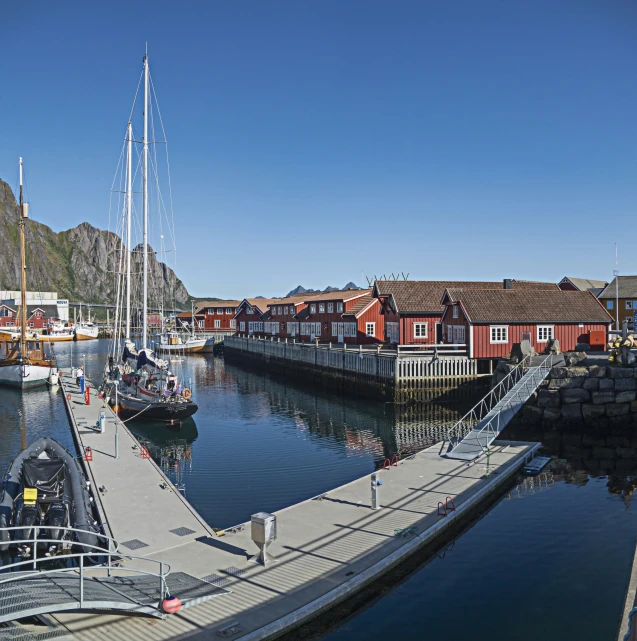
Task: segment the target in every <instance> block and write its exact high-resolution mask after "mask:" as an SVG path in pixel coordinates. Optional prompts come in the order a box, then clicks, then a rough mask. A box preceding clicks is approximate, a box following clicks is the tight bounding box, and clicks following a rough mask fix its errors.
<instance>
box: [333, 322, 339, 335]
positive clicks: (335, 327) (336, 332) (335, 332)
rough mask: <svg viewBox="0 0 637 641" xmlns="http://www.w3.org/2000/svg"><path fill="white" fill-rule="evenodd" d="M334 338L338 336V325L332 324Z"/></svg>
mask: <svg viewBox="0 0 637 641" xmlns="http://www.w3.org/2000/svg"><path fill="white" fill-rule="evenodd" d="M332 336H338V323H332Z"/></svg>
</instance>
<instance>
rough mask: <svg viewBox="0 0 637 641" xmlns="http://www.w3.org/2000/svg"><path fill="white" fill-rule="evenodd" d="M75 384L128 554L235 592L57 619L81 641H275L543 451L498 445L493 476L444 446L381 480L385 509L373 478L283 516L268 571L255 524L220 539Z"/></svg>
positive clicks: (108, 515) (110, 510)
mask: <svg viewBox="0 0 637 641" xmlns="http://www.w3.org/2000/svg"><path fill="white" fill-rule="evenodd" d="M65 374H66V375H65V377H64V378H63V381H62V384H63V388H64V398H65V403H67V407H68V409H69V416H70V419H71V424H72V428H73V431H74V433H75V435H76V438H77V440H78V444H79V447H80V448H84V447H86V446H90V447H91V448H92V452H93V460H92V461H91V462H88V463H85V465H86V467H87V468H88V472H89V474H90V477H91V479H92V481H93V484H94V486H95V487H98V488H99V487H101V486H105V490H106V491H105V492H99V491H98V494H99V502H100V508H101V509H102V510H103V512H104V515H105V519H106V522H107V524H108V528H109V529H110V531H111V533H112V536H114V537H115V538H116V539H117V540H118V542H119V543H120V546H121V549H122V550H126V549H127V548H128V549H131V550H134V553H135V554H138V555H144V556H146V557H149V558H152V559H155V560H161V561H164V562H166V563H168V564H170V566H171V568H172V571H175V572H177V571H181V572H187V573H189V574H191V575H193V576H195V577H198V578H203V579H205V580H207V581H209V582H211V583H213V584H215V585H218V586H219V587H224V588H226V589H228V590H230V591H231V593H230V594H227V595H224V596H223V597H221V598H215V599H213V600H211V601H207V602H204V603H201V604H199V605H196V606H193V607H191V608H189V609H188V610H185V611H183V612H182V613H179V614H176V615H172V616H170V617H169V618H168V619H167V620H165V621H156V620H153V621H152V622H151V623H149V621H148V620H147V619H144V618H139V617H121V616H115V615H106V614H95V613H93V614H88V613H86V614H85V613H80V614H78V613H68V614H57V615H55V619H56V620H57V621H58V622H59V623H60V624H62V625H64V626H65V627H66V628H67V629H68V630H69V631H70V632H71V633H72V635H73V637H74V638H77V639H86V640H87V641H89V640H90V641H94V640H95V639H104V640H107V641H129V640H130V639H152V640H155V639H157V640H163V639H177V638H179V639H183V638H188V639H195V638H196V639H210V638H212V637H213V636H214V637H215V638H216V637H217V636H219V637H226V636H227V637H228V638H232V639H233V640H234V639H243V640H250V641H252V640H256V639H268V638H272V637H274V636H276V635H278V634H280V633H281V632H282V631H285V630H288V629H291V628H292V627H294V626H296V625H298V624H299V623H301V622H302V621H305V620H307V619H309V618H311V617H312V616H314V615H315V614H317V613H319V612H320V611H322V610H324V609H326V608H328V607H330V606H331V605H333V604H335V603H337V602H338V601H340V600H342V599H344V598H347V597H348V596H349V595H351V594H353V593H354V592H355V591H357V590H358V589H360V588H362V587H363V586H364V585H366V584H367V583H369V582H372V581H373V580H374V579H375V578H377V577H378V576H379V575H381V574H383V573H384V572H387V571H388V570H390V569H391V568H392V567H393V566H394V565H397V564H398V563H400V562H402V561H404V560H405V559H406V558H407V557H408V556H409V555H410V554H412V553H413V552H414V551H416V550H417V549H418V548H419V547H421V546H422V545H423V544H425V543H427V542H429V541H431V540H433V539H434V538H435V537H436V536H437V535H439V534H441V533H442V532H443V531H445V530H447V529H448V527H449V526H450V525H451V524H452V523H453V522H454V521H455V520H457V519H458V518H460V517H462V516H465V515H466V514H467V513H468V512H469V511H471V510H472V509H474V508H476V507H477V506H478V505H479V504H480V503H481V502H482V501H483V500H484V498H485V497H486V496H487V495H489V494H491V493H492V492H494V491H495V490H496V489H497V488H498V487H500V486H502V485H503V484H505V483H506V482H507V480H508V479H510V478H511V477H512V476H513V475H514V474H515V473H516V471H517V470H519V469H520V468H521V467H522V466H523V465H524V463H525V461H526V460H527V459H528V458H530V457H531V456H532V455H533V452H534V451H535V450H536V449H537V448H539V444H536V443H498V444H496V445H495V447H493V448H492V450H491V455H490V460H489V463H488V470H487V461H486V459H485V458H484V457H482V458H479V459H478V460H477V461H476V462H475V463H474V464H472V465H467V464H466V462H461V461H456V460H450V459H446V458H442V457H441V456H440V446H439V445H438V446H434V447H431V448H428V449H426V450H424V451H422V452H420V453H418V454H416V455H414V456H413V457H411V458H409V459H406V460H403V461H401V462H399V463H398V464H397V465H395V466H392V467H391V469H389V470H384V471H381V472H380V477H381V480H382V482H383V485H382V486H381V487H380V501H381V505H382V508H381V509H380V510H372V509H371V507H370V499H371V497H370V494H371V490H370V477H369V476H365V477H364V478H361V479H358V480H356V481H353V482H352V483H349V484H347V485H344V486H342V487H339V488H336V489H334V490H333V491H330V492H328V493H326V494H325V495H323V496H322V497H317V498H315V499H313V500H308V501H305V502H303V503H300V504H297V505H294V506H291V507H289V508H286V509H284V510H281V511H279V512H277V513H276V516H277V529H278V539H277V540H276V542H275V543H274V544H273V545H272V546H271V548H270V551H271V553H272V555H273V556H274V557H275V558H276V559H277V562H276V563H273V564H271V565H268V567H267V568H263V567H261V566H255V565H252V564H250V563H248V557H249V556H251V555H252V554H255V553H256V552H257V548H256V545H255V544H254V543H252V541H251V539H250V526H249V523H247V524H246V523H244V524H242V525H239V526H236V527H235V528H230V529H229V530H226V531H225V532H224V533H223V536H217V535H216V534H215V533H214V532H213V531H212V530H211V528H210V527H209V526H208V525H206V523H205V522H204V521H203V519H201V517H200V516H199V515H198V514H197V512H196V511H195V510H194V508H192V506H190V505H189V503H188V502H187V501H186V500H185V498H184V497H182V496H181V495H180V494H179V492H177V491H176V490H175V489H174V488H172V487H168V488H167V489H162V487H161V486H162V485H163V484H165V483H167V480H166V478H165V476H164V475H163V473H162V472H161V470H160V469H159V468H158V467H157V466H156V465H155V464H154V463H153V461H152V460H148V459H145V458H142V457H141V456H140V453H139V444H138V443H137V441H136V439H135V438H134V436H133V435H132V434H131V433H130V432H129V431H128V430H127V429H126V427H125V426H123V425H122V424H120V423H119V419H117V417H116V416H115V415H114V414H113V413H112V412H111V411H110V409H108V411H107V417H108V419H107V426H106V432H105V433H104V434H102V433H98V432H97V431H96V430H94V429H93V427H92V426H94V424H95V422H96V421H97V420H98V416H99V410H100V408H101V405H102V404H101V403H100V402H98V399H97V395H96V394H95V393H94V391H92V392H91V405H90V406H86V405H85V403H84V400H83V398H82V397H81V395H80V393H79V390H78V389H77V387H76V385H75V381H72V380H70V378H69V376H68V371H65ZM67 395H70V399H69V400H67ZM116 424H118V430H119V458H115V450H114V430H115V426H116ZM487 472H488V474H487ZM214 490H215V491H223V488H214ZM447 497H450V501H447ZM440 502H442V506H443V507H442V509H441V508H440ZM445 506H448V507H449V510H446V508H445ZM452 506H453V508H455V509H453V510H452V509H451V507H452ZM439 510H440V512H439ZM445 511H446V515H445ZM249 516H250V515H246V518H248V517H249ZM404 532H407V534H406V535H404V536H401V535H398V536H397V535H396V534H397V533H399V534H401V533H404Z"/></svg>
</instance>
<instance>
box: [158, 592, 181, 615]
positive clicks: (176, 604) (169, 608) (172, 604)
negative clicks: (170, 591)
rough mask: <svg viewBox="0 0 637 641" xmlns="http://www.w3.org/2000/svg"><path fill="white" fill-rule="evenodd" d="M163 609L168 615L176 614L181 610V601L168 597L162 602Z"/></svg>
mask: <svg viewBox="0 0 637 641" xmlns="http://www.w3.org/2000/svg"><path fill="white" fill-rule="evenodd" d="M161 607H162V609H163V611H164V612H168V614H176V613H177V612H179V610H181V601H180V600H179V599H178V598H177V597H176V596H167V597H166V598H165V599H164V600H163V601H162V602H161Z"/></svg>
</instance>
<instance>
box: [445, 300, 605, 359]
mask: <svg viewBox="0 0 637 641" xmlns="http://www.w3.org/2000/svg"><path fill="white" fill-rule="evenodd" d="M441 303H442V304H443V305H444V306H445V311H444V314H443V316H442V320H441V322H442V331H443V334H444V342H445V343H450V344H466V345H467V346H468V347H467V349H468V355H469V357H470V358H477V359H499V358H504V357H506V356H508V355H509V354H510V353H511V349H512V348H513V345H514V344H515V343H520V342H521V341H522V340H525V339H526V340H529V341H530V342H531V345H533V347H534V348H535V351H536V352H538V353H542V352H544V351H545V350H546V347H547V344H548V342H549V341H550V340H551V339H554V338H555V339H557V340H558V341H559V344H560V350H561V351H564V352H566V351H572V350H574V349H575V345H576V344H577V343H588V342H589V335H590V332H592V331H597V332H599V331H602V332H606V331H607V330H608V329H609V326H610V325H611V323H612V322H613V319H612V318H611V317H610V315H609V314H608V313H607V312H606V310H605V309H604V307H603V305H602V304H601V303H600V302H599V301H598V300H597V298H595V296H594V295H593V294H592V293H591V292H588V291H563V290H559V289H556V290H553V291H550V290H531V289H502V288H500V289H461V288H448V289H447V290H446V291H445V293H444V294H443V297H442V300H441Z"/></svg>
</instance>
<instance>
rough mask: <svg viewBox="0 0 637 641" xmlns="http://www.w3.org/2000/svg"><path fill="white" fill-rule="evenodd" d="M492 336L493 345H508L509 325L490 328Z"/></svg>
mask: <svg viewBox="0 0 637 641" xmlns="http://www.w3.org/2000/svg"><path fill="white" fill-rule="evenodd" d="M489 332H490V334H491V343H508V342H509V327H508V325H492V326H491V327H489Z"/></svg>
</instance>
